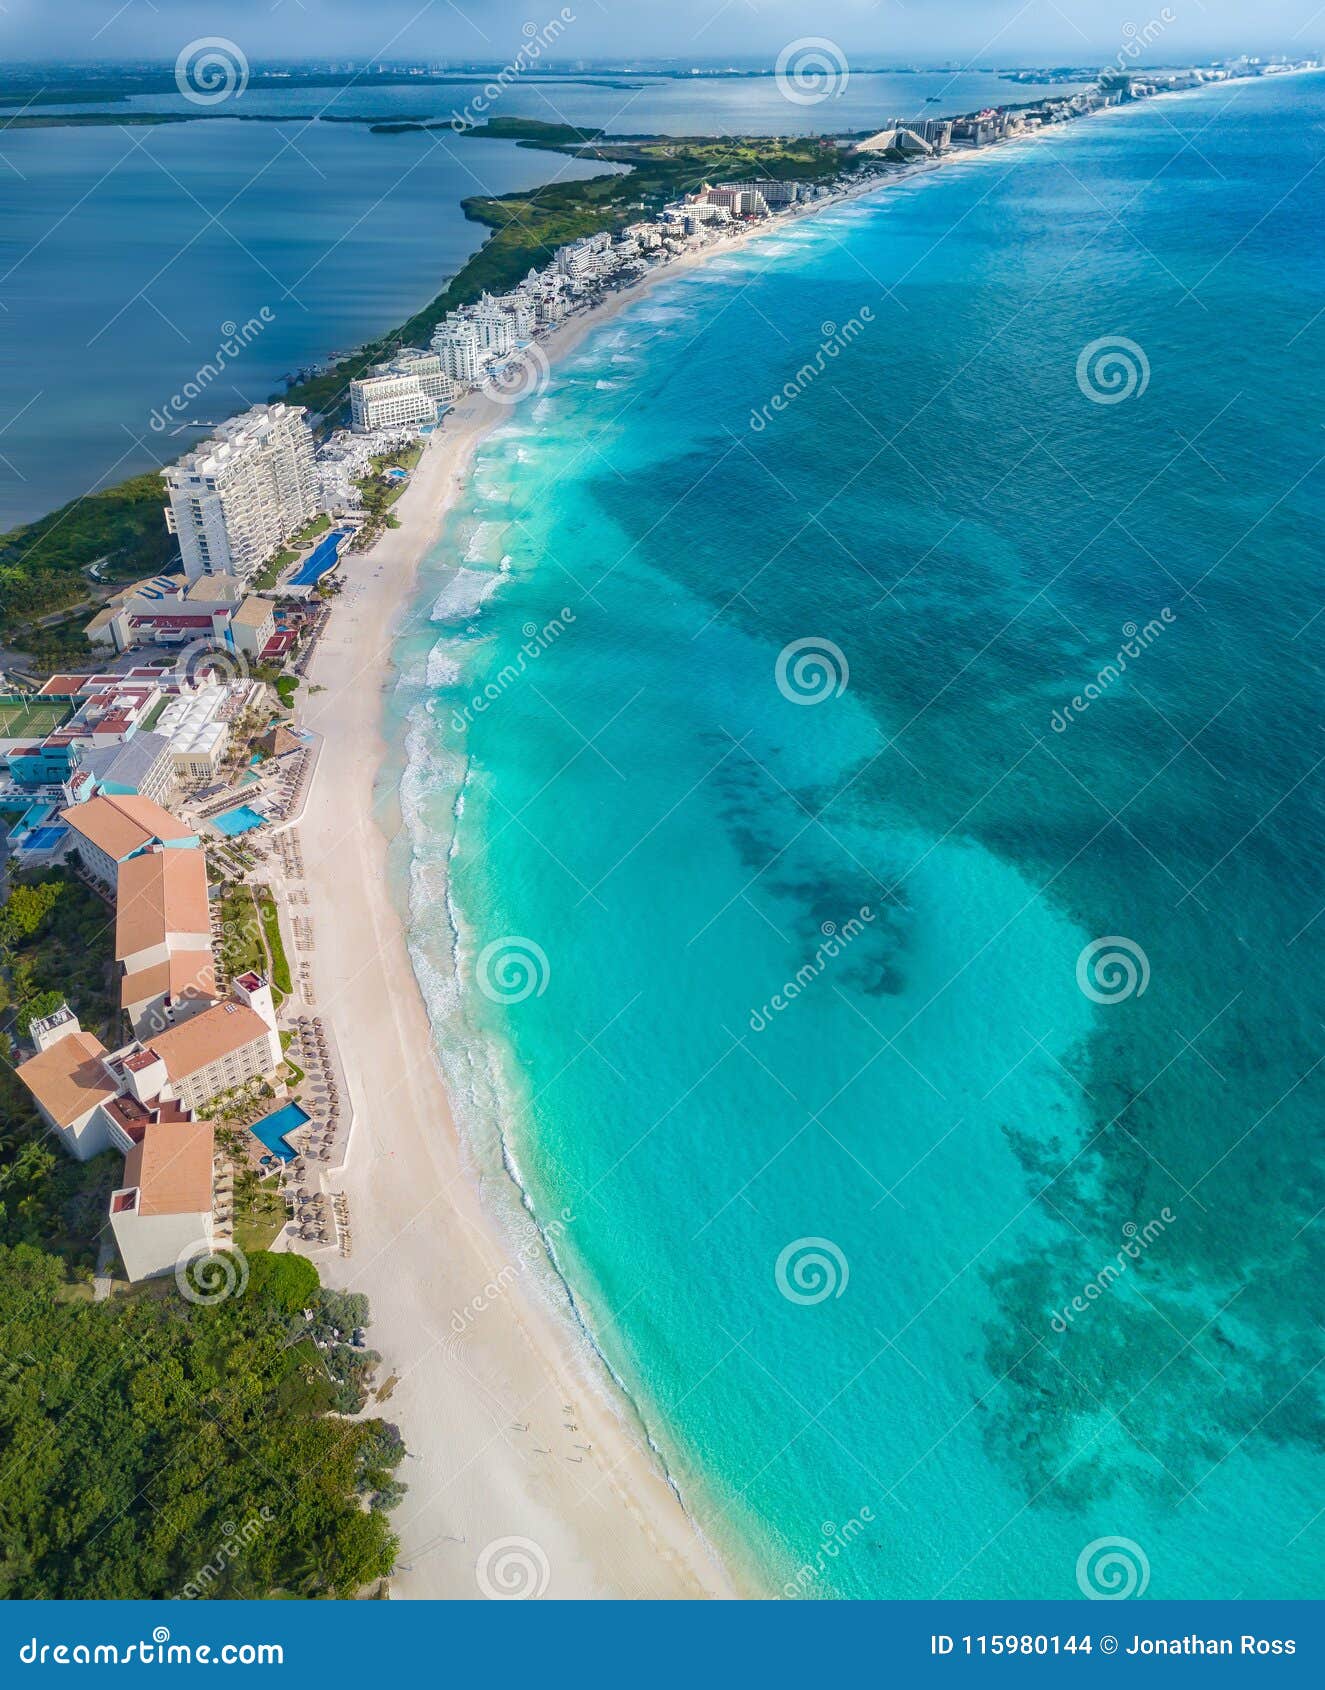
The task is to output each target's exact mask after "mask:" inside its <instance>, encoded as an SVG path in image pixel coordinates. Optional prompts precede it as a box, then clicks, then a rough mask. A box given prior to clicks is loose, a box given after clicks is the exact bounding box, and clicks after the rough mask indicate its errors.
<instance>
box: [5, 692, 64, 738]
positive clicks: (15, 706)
mask: <svg viewBox="0 0 1325 1690" xmlns="http://www.w3.org/2000/svg"><path fill="white" fill-rule="evenodd" d="M69 714H70V710H69V703H68V701H67V700H66V699H63V698H26V697H24V696H22V695H21V694H18V693H12V692H11V693H0V739H39V738H40V737H41V736H42V735H43V734H48V733H54V731H55V730H56V728H58V727H59V725H60V723H61V722H63V721H64V720H65V718H66V717H67V716H68V715H69Z"/></svg>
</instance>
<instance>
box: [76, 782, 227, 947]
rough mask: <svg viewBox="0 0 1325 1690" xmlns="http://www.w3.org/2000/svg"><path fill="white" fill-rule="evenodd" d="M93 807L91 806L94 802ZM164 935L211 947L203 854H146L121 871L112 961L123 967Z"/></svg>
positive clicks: (164, 940) (116, 897) (161, 943)
mask: <svg viewBox="0 0 1325 1690" xmlns="http://www.w3.org/2000/svg"><path fill="white" fill-rule="evenodd" d="M93 802H95V800H93ZM168 933H185V934H191V935H195V936H196V937H197V940H198V943H197V945H196V946H194V947H191V948H193V949H197V950H202V949H203V948H205V947H209V946H210V944H211V918H210V914H209V911H208V906H207V864H206V862H205V861H204V859H203V854H202V852H201V851H147V852H144V854H143V855H142V856H140V857H132V858H130V860H129V861H128V862H127V863H122V864H121V865H120V873H119V884H118V887H117V889H116V893H115V955H116V957H117V958H118V959H119V960H120V961H123V960H124V958H125V957H131V956H134V955H136V954H137V952H139V951H146V950H150V949H151V948H152V947H153V946H154V945H164V944H165V942H166V935H167V934H168Z"/></svg>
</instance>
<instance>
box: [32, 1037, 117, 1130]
mask: <svg viewBox="0 0 1325 1690" xmlns="http://www.w3.org/2000/svg"><path fill="white" fill-rule="evenodd" d="M105 1054H106V1047H105V1046H104V1045H103V1044H102V1042H101V1040H100V1039H97V1038H94V1037H93V1036H92V1034H91V1033H66V1034H65V1036H64V1038H62V1039H57V1040H56V1042H55V1043H54V1044H53V1045H52V1046H51V1047H50V1049H49V1050H43V1051H39V1052H38V1053H37V1055H36V1056H32V1057H29V1058H28V1060H27V1061H26V1062H21V1063H20V1064H19V1065H18V1068H17V1069H16V1070H15V1072H16V1073H17V1074H18V1077H19V1079H20V1080H22V1082H23V1084H24V1085H25V1086H26V1087H27V1088H28V1090H29V1091H30V1092H31V1093H32V1095H33V1097H35V1098H36V1100H37V1102H38V1103H39V1104H40V1105H41V1106H42V1108H43V1109H44V1110H45V1111H46V1113H47V1114H48V1115H49V1116H50V1118H51V1119H52V1120H53V1121H55V1122H56V1123H57V1124H58V1125H59V1126H62V1127H67V1126H70V1125H71V1124H72V1123H73V1122H74V1121H76V1120H78V1118H79V1116H80V1115H86V1114H87V1113H88V1111H89V1110H90V1109H93V1108H95V1106H96V1105H97V1104H98V1103H104V1102H105V1101H106V1099H107V1098H111V1097H114V1096H115V1093H116V1091H117V1090H118V1089H119V1088H118V1087H117V1086H115V1085H113V1084H112V1083H111V1081H110V1080H108V1079H107V1077H106V1071H105V1069H104V1068H103V1067H102V1066H101V1062H100V1060H99V1058H101V1057H103V1056H104V1055H105Z"/></svg>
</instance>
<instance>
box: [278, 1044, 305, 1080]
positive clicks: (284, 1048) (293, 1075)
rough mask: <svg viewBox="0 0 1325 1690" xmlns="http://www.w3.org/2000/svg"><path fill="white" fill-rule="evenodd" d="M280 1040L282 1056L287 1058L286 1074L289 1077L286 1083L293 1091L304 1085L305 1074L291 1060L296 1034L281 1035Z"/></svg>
mask: <svg viewBox="0 0 1325 1690" xmlns="http://www.w3.org/2000/svg"><path fill="white" fill-rule="evenodd" d="M280 1040H281V1054H282V1056H284V1058H285V1072H286V1075H287V1080H286V1083H287V1085H289V1087H290V1088H291V1090H293V1089H294V1088H295V1087H297V1086H301V1085H303V1083H304V1079H305V1074H304V1071H303V1069H302V1068H301V1067H300V1066H299V1064H298V1063H297V1062H292V1061H291V1060H290V1046H291V1045H292V1044H293V1043H294V1034H293V1033H282V1034H281V1035H280Z"/></svg>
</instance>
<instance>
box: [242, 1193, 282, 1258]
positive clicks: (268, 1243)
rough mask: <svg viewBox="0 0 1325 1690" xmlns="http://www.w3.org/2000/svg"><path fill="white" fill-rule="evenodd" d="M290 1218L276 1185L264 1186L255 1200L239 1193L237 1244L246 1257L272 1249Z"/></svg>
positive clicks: (254, 1196) (253, 1197) (254, 1195)
mask: <svg viewBox="0 0 1325 1690" xmlns="http://www.w3.org/2000/svg"><path fill="white" fill-rule="evenodd" d="M288 1218H289V1217H288V1216H287V1215H286V1212H285V1199H284V1197H282V1196H281V1193H280V1192H279V1191H278V1190H277V1188H276V1186H275V1184H274V1183H273V1184H271V1185H260V1186H259V1187H258V1189H257V1191H256V1192H255V1193H254V1194H253V1195H252V1196H251V1197H242V1196H240V1195H239V1193H238V1192H236V1194H235V1243H236V1244H237V1245H238V1246H239V1248H240V1249H241V1250H242V1251H243V1252H244V1254H245V1255H246V1256H249V1255H252V1253H253V1252H254V1251H255V1250H270V1249H271V1247H272V1244H273V1243H274V1242H275V1240H276V1238H277V1235H278V1234H279V1233H280V1230H281V1228H282V1227H283V1226H284V1225H285V1223H286V1220H287V1219H288Z"/></svg>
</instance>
